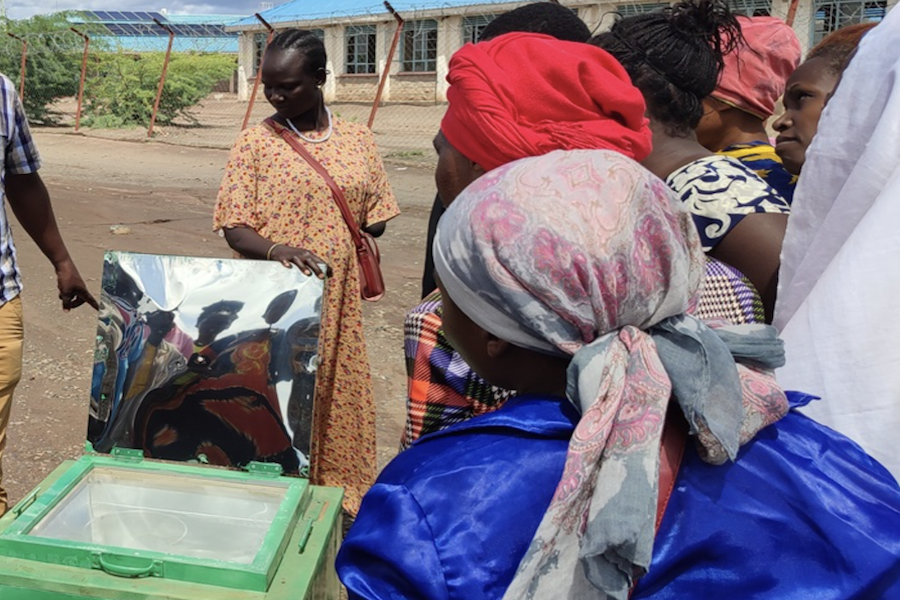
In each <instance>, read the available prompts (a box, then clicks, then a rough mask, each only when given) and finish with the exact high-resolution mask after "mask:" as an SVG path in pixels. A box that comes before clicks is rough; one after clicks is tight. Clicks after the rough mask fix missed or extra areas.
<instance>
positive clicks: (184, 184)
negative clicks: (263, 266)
mask: <svg viewBox="0 0 900 600" xmlns="http://www.w3.org/2000/svg"><path fill="white" fill-rule="evenodd" d="M36 138H37V143H38V146H39V148H40V150H41V153H42V155H43V158H44V168H43V169H42V171H41V174H42V175H43V177H44V180H45V181H46V183H47V184H48V187H49V189H50V193H51V197H52V199H53V205H54V209H55V211H56V216H57V220H58V221H59V225H60V229H61V230H62V232H63V236H64V238H65V240H66V242H67V244H68V247H69V250H70V252H71V254H72V255H73V257H74V258H75V261H76V263H77V264H78V266H79V269H80V270H81V273H82V275H83V276H84V278H85V279H86V281H87V282H88V285H89V286H90V287H91V289H92V291H93V292H94V293H95V295H97V296H99V288H100V279H99V278H100V270H101V267H102V260H103V253H104V251H106V250H110V249H111V250H128V251H136V252H152V253H164V254H183V255H192V256H213V257H215V256H220V257H227V256H230V251H229V249H228V247H227V246H226V244H225V242H224V240H222V239H221V238H219V237H218V236H216V235H214V234H213V233H212V232H211V211H212V208H213V204H214V202H215V196H216V190H217V188H218V185H219V182H220V179H221V176H222V171H223V168H224V166H225V162H226V158H227V151H226V150H219V149H206V148H189V147H179V146H174V145H169V144H159V143H137V142H128V141H115V140H108V139H100V138H96V137H85V136H78V135H69V134H60V133H52V132H47V131H41V132H39V133H37V135H36ZM387 169H388V173H389V176H390V179H391V182H392V184H393V186H394V190H395V192H396V194H397V196H398V199H399V201H400V205H401V207H402V209H403V214H402V215H401V216H400V217H398V218H397V219H395V220H394V221H392V222H391V224H390V225H389V226H388V230H387V233H386V234H385V235H384V237H383V238H382V239H381V241H380V242H379V244H380V248H381V251H382V257H383V259H382V260H383V263H384V272H385V276H386V279H387V286H388V293H387V296H386V297H385V298H384V299H383V300H382V301H380V302H378V303H376V304H367V306H366V313H365V315H366V334H367V336H368V345H369V356H370V362H371V365H372V375H373V379H374V383H375V394H376V399H377V404H378V414H377V421H378V450H379V462H380V463H381V465H383V464H384V463H385V462H386V461H387V460H388V459H389V458H390V457H391V456H393V455H394V454H395V453H396V448H397V444H398V441H399V437H400V432H401V429H402V425H403V419H404V411H405V404H404V403H405V388H406V379H405V369H404V365H403V347H402V340H403V331H402V330H403V315H404V313H405V311H406V310H407V309H408V308H410V307H412V306H414V305H415V303H416V301H417V300H418V298H419V292H420V289H419V288H420V277H421V268H422V259H423V257H424V244H425V232H426V226H427V220H428V213H429V210H430V207H431V202H432V200H433V197H434V196H433V194H434V192H433V190H434V180H433V175H432V172H431V170H430V169H428V168H425V167H416V166H409V164H408V162H406V163H405V164H398V163H396V162H391V161H390V160H389V161H388V163H387ZM114 225H125V226H127V228H128V230H130V232H129V233H127V234H124V235H117V234H114V233H112V230H111V227H112V226H114ZM14 227H15V234H14V235H15V239H16V244H17V246H18V251H19V260H20V266H21V269H22V271H23V273H24V282H25V286H26V287H25V291H24V292H23V296H22V297H23V303H24V306H25V327H26V333H25V335H26V349H25V364H24V371H23V378H22V382H21V384H20V385H19V387H18V389H17V391H16V396H15V401H14V405H13V409H12V417H11V423H10V427H9V439H8V446H7V450H6V453H5V455H4V457H3V470H4V474H3V483H4V486H5V487H6V488H7V489H8V490H9V492H10V499H11V501H13V502H14V501H16V500H18V499H19V498H21V497H22V496H23V495H25V494H26V493H27V492H28V491H29V490H30V489H32V488H33V487H34V486H35V485H36V484H37V483H39V482H40V480H41V479H42V478H43V477H44V476H45V475H47V474H48V473H49V472H50V471H51V470H52V469H53V468H55V467H56V466H57V465H58V464H59V463H60V462H61V461H63V460H64V459H67V458H74V457H77V456H78V455H79V454H80V453H81V452H82V449H83V446H84V438H85V434H86V430H87V411H88V401H89V396H90V382H89V379H90V370H91V360H92V356H93V346H94V336H95V331H96V313H95V312H94V311H93V310H91V309H89V308H86V307H82V308H80V309H78V310H76V311H73V312H71V313H64V312H63V311H62V310H61V309H60V307H59V301H58V299H57V292H56V280H55V277H54V275H53V271H52V269H51V267H50V264H49V263H48V262H47V261H46V259H44V257H43V256H42V255H41V254H40V252H39V251H38V249H37V248H36V246H35V245H34V244H33V243H32V242H31V240H30V239H29V238H28V236H27V235H25V234H24V232H22V230H21V228H19V227H18V224H15V226H14ZM119 230H120V231H121V228H120V229H119Z"/></svg>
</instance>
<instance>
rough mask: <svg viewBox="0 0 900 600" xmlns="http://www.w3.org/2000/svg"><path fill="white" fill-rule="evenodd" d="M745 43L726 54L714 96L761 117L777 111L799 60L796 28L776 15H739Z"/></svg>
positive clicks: (763, 117)
mask: <svg viewBox="0 0 900 600" xmlns="http://www.w3.org/2000/svg"><path fill="white" fill-rule="evenodd" d="M738 21H739V22H740V24H741V31H742V32H743V34H744V41H745V42H746V44H745V45H741V46H740V47H739V48H738V49H737V50H735V51H734V52H729V53H728V54H726V55H725V68H724V69H723V70H722V78H721V80H720V81H719V85H718V87H716V89H715V91H713V93H712V94H711V95H712V97H713V98H716V99H717V100H721V101H722V102H725V103H726V104H730V105H731V106H734V107H735V108H739V109H741V110H743V111H744V112H748V113H750V114H751V115H756V116H757V117H759V118H760V119H768V118H769V117H771V116H772V114H773V113H774V112H775V103H776V102H778V99H779V98H781V95H782V94H783V93H784V86H785V84H786V83H787V78H788V77H790V76H791V73H793V72H794V69H796V68H797V65H799V64H800V42H799V41H798V40H797V35H796V34H795V33H794V30H793V29H791V28H790V27H788V26H787V25H786V24H785V23H784V21H782V20H781V19H776V18H775V17H738Z"/></svg>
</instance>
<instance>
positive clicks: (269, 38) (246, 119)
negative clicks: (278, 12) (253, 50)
mask: <svg viewBox="0 0 900 600" xmlns="http://www.w3.org/2000/svg"><path fill="white" fill-rule="evenodd" d="M253 16H254V17H256V18H257V19H259V22H260V23H262V24H263V25H265V27H266V29H268V30H269V35H267V36H266V47H265V48H263V51H262V55H261V56H260V57H259V66H258V67H256V78H255V79H254V80H253V93H251V94H250V101H249V102H248V103H247V112H246V113H245V114H244V122H243V123H242V124H241V131H243V130H245V129H247V123H249V122H250V113H252V112H253V105H254V104H255V103H256V94H257V92H259V82H260V80H261V79H262V65H263V60H265V58H266V50H268V49H269V44H271V43H272V36H274V35H275V30H274V29H272V26H271V25H269V24H268V23H267V22H266V20H265V19H263V18H262V17H261V16H259V13H256V14H255V15H253Z"/></svg>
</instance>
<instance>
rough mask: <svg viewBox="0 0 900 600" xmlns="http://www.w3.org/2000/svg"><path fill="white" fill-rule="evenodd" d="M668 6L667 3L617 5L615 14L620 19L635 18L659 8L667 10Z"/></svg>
mask: <svg viewBox="0 0 900 600" xmlns="http://www.w3.org/2000/svg"><path fill="white" fill-rule="evenodd" d="M668 6H670V4H669V3H668V2H643V3H639V4H619V5H618V6H616V14H618V15H619V16H620V17H621V18H623V19H626V18H628V17H636V16H637V15H643V14H646V13H648V12H653V11H654V10H659V9H661V8H667V7H668Z"/></svg>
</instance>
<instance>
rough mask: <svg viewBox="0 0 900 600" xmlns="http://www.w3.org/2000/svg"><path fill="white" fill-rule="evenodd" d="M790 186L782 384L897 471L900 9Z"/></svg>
mask: <svg viewBox="0 0 900 600" xmlns="http://www.w3.org/2000/svg"><path fill="white" fill-rule="evenodd" d="M808 156H809V158H808V160H807V161H806V164H805V166H804V167H803V174H802V176H801V177H800V183H799V185H798V186H797V192H796V194H795V196H794V204H793V208H792V214H791V218H790V220H789V222H788V228H787V234H786V235H785V239H784V249H783V251H782V262H781V273H780V283H779V290H778V302H777V305H776V308H775V325H776V326H777V327H778V328H779V329H781V331H782V338H783V339H784V341H785V344H786V350H787V364H786V366H785V367H784V368H783V369H781V370H779V371H778V380H779V382H780V383H781V384H782V385H783V386H784V387H785V388H786V389H800V390H803V391H807V392H811V393H814V394H817V395H820V396H822V397H823V400H822V401H820V402H814V403H813V404H812V405H810V406H809V407H808V408H807V409H806V412H807V414H809V415H810V416H812V417H814V418H816V419H817V420H819V421H821V422H823V423H825V424H827V425H829V426H831V427H833V428H835V429H837V430H838V431H840V432H842V433H844V434H846V435H848V436H850V437H851V438H853V439H855V440H856V441H857V442H858V443H860V444H861V445H862V446H863V448H865V450H866V451H867V452H869V453H870V454H872V456H874V457H875V458H877V459H878V460H879V461H881V462H882V463H883V464H884V465H885V466H886V467H887V468H888V469H889V470H890V471H891V472H892V473H893V475H894V476H895V477H900V453H898V452H897V451H896V436H897V433H898V432H900V311H898V310H897V306H898V303H900V10H894V11H892V12H891V13H890V14H889V15H888V16H887V18H886V19H885V20H884V21H883V22H882V23H881V24H880V25H878V27H876V28H875V29H873V30H872V31H870V32H869V33H868V34H867V35H866V36H865V37H864V38H863V40H862V42H861V43H860V46H859V49H858V51H857V54H856V56H855V57H854V58H853V60H852V62H851V64H850V66H849V67H848V68H847V70H846V71H845V72H844V75H843V79H842V80H841V83H840V85H839V86H838V89H837V90H836V92H835V94H834V96H833V97H832V99H831V101H830V102H829V103H828V106H827V108H826V109H825V112H824V113H823V115H822V119H821V121H820V123H819V130H818V133H817V134H816V137H815V138H814V140H813V142H812V145H811V146H810V148H809V152H808Z"/></svg>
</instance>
